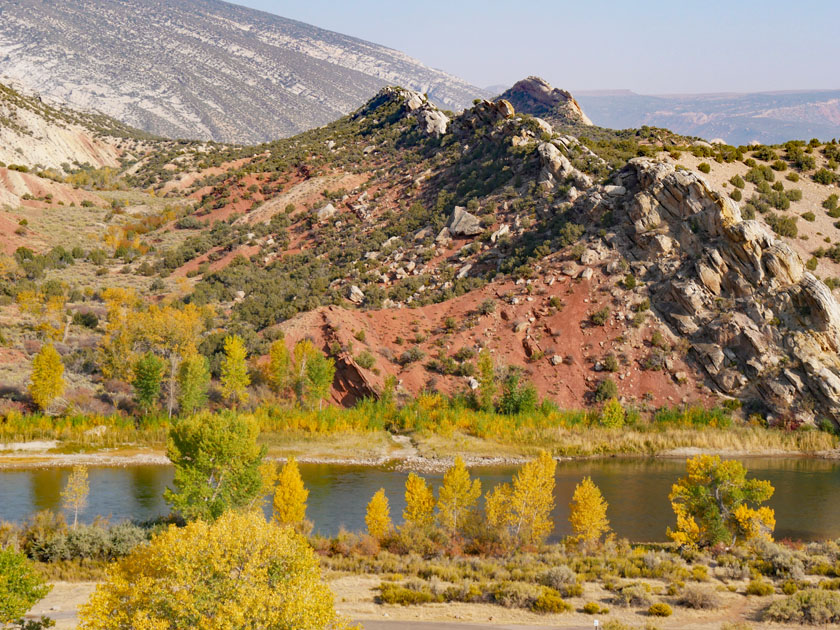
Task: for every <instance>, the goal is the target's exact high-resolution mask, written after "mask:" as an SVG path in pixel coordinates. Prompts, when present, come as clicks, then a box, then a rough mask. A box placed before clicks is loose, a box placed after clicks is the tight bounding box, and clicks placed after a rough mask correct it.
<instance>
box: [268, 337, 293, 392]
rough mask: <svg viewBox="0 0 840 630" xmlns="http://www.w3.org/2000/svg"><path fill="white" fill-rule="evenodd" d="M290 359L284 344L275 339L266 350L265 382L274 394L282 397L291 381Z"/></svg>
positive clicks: (282, 341) (281, 340) (283, 341)
mask: <svg viewBox="0 0 840 630" xmlns="http://www.w3.org/2000/svg"><path fill="white" fill-rule="evenodd" d="M291 370H292V358H291V356H290V354H289V349H288V348H287V347H286V342H285V340H283V339H277V340H275V341H274V342H272V344H271V347H270V348H269V349H268V365H267V366H266V368H265V372H266V375H265V376H266V380H267V381H268V383H269V384H270V385H271V389H272V390H274V392H275V393H276V394H278V395H279V396H281V397H283V396H285V395H286V393H287V391H288V389H289V387H290V386H291V381H292V374H291Z"/></svg>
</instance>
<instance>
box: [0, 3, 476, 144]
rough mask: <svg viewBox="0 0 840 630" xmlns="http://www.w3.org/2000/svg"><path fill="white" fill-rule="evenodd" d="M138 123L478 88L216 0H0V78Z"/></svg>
mask: <svg viewBox="0 0 840 630" xmlns="http://www.w3.org/2000/svg"><path fill="white" fill-rule="evenodd" d="M3 75H5V76H6V77H9V78H11V79H14V80H16V81H20V82H21V83H23V84H24V85H26V86H28V87H29V88H31V89H33V90H37V91H38V92H39V93H41V94H44V95H45V96H48V97H52V98H56V99H60V100H61V101H64V102H66V103H68V104H70V105H72V106H74V107H77V108H84V109H95V110H97V111H100V112H102V113H105V114H108V115H110V116H113V117H115V118H117V119H119V120H121V121H123V122H125V123H128V124H130V125H133V126H135V127H138V128H140V129H144V130H146V131H149V132H152V133H155V134H159V135H163V136H168V137H187V138H201V139H214V140H219V141H229V142H237V143H248V142H259V141H264V140H269V139H272V138H276V137H280V136H288V135H292V134H294V133H297V132H299V131H302V130H304V129H308V128H311V127H315V126H319V125H322V124H324V123H326V122H328V121H331V120H333V119H335V118H338V117H339V116H341V115H343V114H345V113H347V112H349V111H351V110H352V109H355V108H356V107H357V106H359V105H361V104H362V103H364V102H365V101H366V100H367V99H368V98H369V97H370V95H371V94H373V93H375V92H376V90H377V89H379V88H380V87H382V86H383V85H386V84H399V85H403V86H405V87H410V88H412V89H415V90H418V91H420V92H425V93H428V95H429V97H430V98H431V99H432V101H433V102H435V103H436V104H438V105H440V106H442V107H445V108H448V109H455V110H457V109H461V108H463V107H464V106H466V105H468V104H470V103H471V101H472V100H473V99H474V98H476V97H480V96H487V94H486V93H485V92H484V91H483V90H481V89H480V88H476V87H474V86H472V85H469V84H468V83H466V82H464V81H462V80H460V79H458V78H456V77H454V76H451V75H449V74H446V73H445V72H442V71H440V70H435V69H432V68H429V67H426V66H424V65H423V64H421V63H420V62H419V61H417V60H415V59H413V58H411V57H409V56H408V55H405V54H403V53H401V52H398V51H396V50H392V49H389V48H385V47H383V46H379V45H377V44H372V43H370V42H365V41H362V40H359V39H356V38H353V37H349V36H346V35H342V34H340V33H334V32H331V31H327V30H324V29H320V28H317V27H314V26H310V25H308V24H303V23H301V22H296V21H294V20H288V19H285V18H282V17H278V16H275V15H272V14H269V13H263V12H260V11H255V10H252V9H248V8H245V7H241V6H237V5H233V4H228V3H225V2H219V1H217V0H62V1H61V2H56V1H54V0H3V1H2V2H0V77H2V76H3Z"/></svg>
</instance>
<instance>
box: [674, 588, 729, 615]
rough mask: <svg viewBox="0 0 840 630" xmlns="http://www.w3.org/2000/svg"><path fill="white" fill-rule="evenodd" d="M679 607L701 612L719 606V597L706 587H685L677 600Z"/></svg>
mask: <svg viewBox="0 0 840 630" xmlns="http://www.w3.org/2000/svg"><path fill="white" fill-rule="evenodd" d="M678 603H679V604H680V606H685V607H686V608H697V609H701V610H705V609H710V608H717V607H719V606H720V597H718V594H717V593H716V592H715V591H714V590H712V589H711V588H709V587H707V586H686V587H685V588H684V589H683V592H682V594H681V595H680V598H679V600H678Z"/></svg>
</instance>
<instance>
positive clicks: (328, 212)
mask: <svg viewBox="0 0 840 630" xmlns="http://www.w3.org/2000/svg"><path fill="white" fill-rule="evenodd" d="M336 212H338V210H336V209H335V206H334V205H332V204H331V203H328V204H327V205H325V206H323V207H321V208H318V210H317V211H316V212H315V216H316V217H317V218H318V220H319V221H326V220H327V219H329V218H330V217H333V216H335V214H336Z"/></svg>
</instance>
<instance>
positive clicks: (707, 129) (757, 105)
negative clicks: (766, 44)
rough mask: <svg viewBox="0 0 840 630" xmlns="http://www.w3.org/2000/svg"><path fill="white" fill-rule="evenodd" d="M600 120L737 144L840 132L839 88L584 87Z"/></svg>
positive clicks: (583, 99) (581, 97) (583, 96)
mask: <svg viewBox="0 0 840 630" xmlns="http://www.w3.org/2000/svg"><path fill="white" fill-rule="evenodd" d="M577 97H578V101H579V102H580V103H581V104H582V105H583V107H584V108H585V109H586V111H587V112H588V113H589V114H590V115H591V117H592V119H593V120H594V121H595V123H596V124H598V125H602V126H604V127H612V128H614V129H628V128H638V127H641V126H643V125H649V126H653V127H666V128H668V129H671V130H672V131H674V132H676V133H680V134H684V135H688V136H699V137H702V138H706V139H717V138H721V139H723V141H724V142H727V143H729V144H732V145H747V144H749V143H751V142H758V143H762V144H780V143H783V142H786V141H788V140H790V139H791V138H819V139H821V140H831V139H832V138H837V137H840V90H812V91H800V92H762V93H749V94H684V95H661V96H647V95H642V94H635V93H633V92H630V91H627V90H624V91H614V92H579V93H577Z"/></svg>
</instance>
